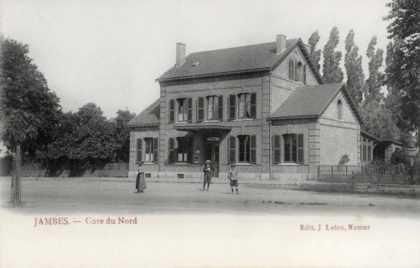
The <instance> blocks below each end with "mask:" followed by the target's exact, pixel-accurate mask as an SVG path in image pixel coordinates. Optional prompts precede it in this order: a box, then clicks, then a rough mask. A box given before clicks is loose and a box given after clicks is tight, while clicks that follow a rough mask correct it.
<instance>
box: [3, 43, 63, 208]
mask: <svg viewBox="0 0 420 268" xmlns="http://www.w3.org/2000/svg"><path fill="white" fill-rule="evenodd" d="M0 41H1V47H2V50H1V57H0V63H1V68H2V72H1V75H0V83H1V88H2V91H1V101H0V110H1V113H0V119H1V120H2V123H1V125H2V132H1V136H2V140H3V141H4V143H5V145H6V146H7V147H8V149H9V150H10V151H11V152H13V153H14V155H15V157H14V163H13V169H12V174H13V176H12V198H11V201H12V204H13V206H21V205H22V200H21V193H20V170H21V160H22V150H25V151H28V150H29V151H31V150H32V151H34V150H36V149H46V144H47V143H48V142H49V139H50V138H51V136H50V134H49V131H50V130H51V129H52V128H54V125H55V124H56V123H57V117H58V115H59V114H60V112H61V110H60V106H59V104H58V98H57V96H56V95H55V94H54V93H53V92H51V91H50V89H49V88H48V85H47V81H46V79H45V78H44V76H43V75H42V73H41V72H40V71H39V70H38V68H37V66H36V65H35V64H34V63H33V62H32V59H31V58H30V57H29V56H28V53H29V48H28V46H27V45H25V44H22V43H19V42H18V41H15V40H12V39H8V38H4V37H3V36H1V37H0Z"/></svg>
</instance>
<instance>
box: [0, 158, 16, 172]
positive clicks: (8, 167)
mask: <svg viewBox="0 0 420 268" xmlns="http://www.w3.org/2000/svg"><path fill="white" fill-rule="evenodd" d="M12 164H13V157H12V155H10V154H9V155H6V156H4V157H0V176H9V175H10V173H11V172H12Z"/></svg>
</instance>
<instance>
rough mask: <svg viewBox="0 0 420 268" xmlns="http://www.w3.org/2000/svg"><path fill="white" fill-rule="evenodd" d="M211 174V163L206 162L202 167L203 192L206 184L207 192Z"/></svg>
mask: <svg viewBox="0 0 420 268" xmlns="http://www.w3.org/2000/svg"><path fill="white" fill-rule="evenodd" d="M211 172H212V167H211V161H210V160H207V161H206V164H205V165H204V167H203V173H204V182H203V191H204V190H205V188H206V184H207V191H208V190H209V187H210V182H211Z"/></svg>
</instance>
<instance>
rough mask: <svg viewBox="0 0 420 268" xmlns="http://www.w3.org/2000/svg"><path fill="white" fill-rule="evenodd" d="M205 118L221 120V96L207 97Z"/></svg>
mask: <svg viewBox="0 0 420 268" xmlns="http://www.w3.org/2000/svg"><path fill="white" fill-rule="evenodd" d="M207 119H208V120H223V96H208V97H207Z"/></svg>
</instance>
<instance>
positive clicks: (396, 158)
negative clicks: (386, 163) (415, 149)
mask: <svg viewBox="0 0 420 268" xmlns="http://www.w3.org/2000/svg"><path fill="white" fill-rule="evenodd" d="M391 163H392V164H394V165H396V164H404V165H408V164H409V163H410V160H409V158H408V153H407V151H405V150H398V149H397V150H395V151H394V152H393V153H392V155H391Z"/></svg>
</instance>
